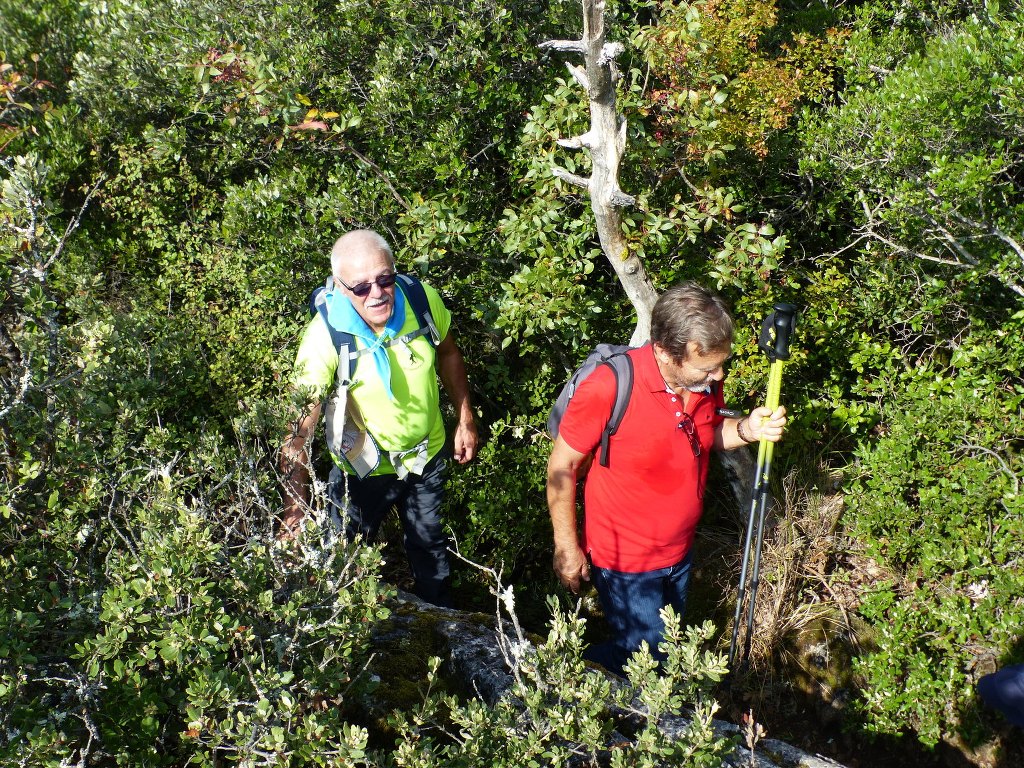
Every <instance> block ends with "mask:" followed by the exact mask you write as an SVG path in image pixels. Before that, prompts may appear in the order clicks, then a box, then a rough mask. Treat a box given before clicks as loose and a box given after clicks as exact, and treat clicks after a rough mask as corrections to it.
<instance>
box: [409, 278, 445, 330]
mask: <svg viewBox="0 0 1024 768" xmlns="http://www.w3.org/2000/svg"><path fill="white" fill-rule="evenodd" d="M398 282H399V283H400V284H401V286H402V292H403V293H404V294H405V298H407V299H408V300H409V304H410V306H412V311H413V314H414V315H416V323H417V325H418V328H417V330H415V331H413V332H412V333H408V334H405V335H404V336H402V337H401V339H402V340H404V341H411V340H412V339H414V338H416V337H417V336H422V335H424V334H429V335H430V343H431V344H432V345H433V346H435V347H436V346H437V345H438V344H440V343H441V341H442V340H441V337H440V334H438V332H437V325H436V323H434V316H433V314H432V313H431V312H430V302H429V301H427V292H426V291H425V290H424V288H423V283H421V282H420V281H419V279H418V278H415V277H413V276H412V275H406V274H399V275H398Z"/></svg>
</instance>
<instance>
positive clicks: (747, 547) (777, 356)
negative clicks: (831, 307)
mask: <svg viewBox="0 0 1024 768" xmlns="http://www.w3.org/2000/svg"><path fill="white" fill-rule="evenodd" d="M795 325H796V307H794V306H793V305H792V304H784V303H779V304H776V305H775V311H774V312H773V313H772V314H770V315H769V316H768V317H767V318H765V321H764V323H763V324H762V326H761V336H760V338H759V339H758V342H757V345H758V347H760V348H761V350H763V351H764V353H765V354H766V355H768V358H769V359H770V360H771V361H772V364H771V368H770V369H769V372H768V392H767V393H766V396H765V407H766V408H768V409H769V410H771V411H774V410H775V409H776V408H778V407H779V394H780V392H781V389H782V365H783V361H785V360H788V359H789V339H790V336H791V335H792V333H793V328H794V327H795ZM773 331H774V341H773V340H772V332H773ZM774 448H775V443H773V442H771V441H769V440H765V439H763V438H762V439H761V441H760V442H759V444H758V446H757V471H756V474H755V476H754V488H753V491H752V492H751V495H750V514H749V516H748V517H747V533H746V536H745V538H744V542H743V563H742V565H741V566H740V584H739V590H738V592H737V595H736V614H735V616H734V617H733V623H732V642H731V643H730V644H729V669H730V671H731V670H732V669H733V668H734V667H733V662H734V661H735V659H736V641H737V638H738V637H739V631H740V617H741V616H742V615H743V599H744V597H745V596H746V591H747V589H746V584H747V569H748V566H749V565H750V554H751V549H753V552H754V563H753V568H751V569H750V570H751V574H750V598H749V601H748V608H747V631H746V634H745V635H744V639H743V658H742V660H741V662H740V663H741V664H745V663H746V661H747V656H748V655H749V654H750V638H751V635H752V634H753V630H754V605H755V601H756V600H757V588H758V586H759V584H760V579H761V545H762V544H763V543H764V519H765V515H766V513H767V510H768V507H769V504H770V500H771V490H770V488H769V485H768V479H769V477H770V475H771V471H772V454H773V452H774ZM755 518H756V520H757V536H756V544H755V545H754V546H753V547H751V543H752V541H753V540H754V521H755Z"/></svg>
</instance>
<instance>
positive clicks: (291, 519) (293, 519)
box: [277, 510, 305, 541]
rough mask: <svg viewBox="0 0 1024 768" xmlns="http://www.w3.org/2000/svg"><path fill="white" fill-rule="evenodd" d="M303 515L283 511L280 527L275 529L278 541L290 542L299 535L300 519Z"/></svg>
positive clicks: (300, 528)
mask: <svg viewBox="0 0 1024 768" xmlns="http://www.w3.org/2000/svg"><path fill="white" fill-rule="evenodd" d="M303 517H305V515H304V514H303V513H302V512H301V511H298V512H293V511H287V510H286V511H285V512H284V513H283V514H282V515H281V520H280V525H279V527H278V529H277V540H278V541H291V540H292V539H294V538H295V537H296V536H298V535H299V531H301V530H302V518H303Z"/></svg>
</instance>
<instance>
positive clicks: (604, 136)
mask: <svg viewBox="0 0 1024 768" xmlns="http://www.w3.org/2000/svg"><path fill="white" fill-rule="evenodd" d="M604 7H605V3H604V0H583V36H582V38H581V39H579V40H551V41H548V42H546V43H542V44H541V46H540V47H541V48H544V49H546V50H551V51H567V52H571V53H579V54H582V56H583V62H584V66H583V67H579V66H577V65H574V64H566V66H567V67H568V68H569V72H571V73H572V76H573V78H574V79H575V80H576V82H577V83H579V84H580V85H581V86H583V88H584V89H586V91H587V96H588V97H589V99H590V130H589V131H587V132H586V133H584V134H583V135H581V136H574V137H573V138H571V139H561V140H559V142H558V143H559V144H561V145H562V146H564V147H570V148H573V149H581V148H585V149H586V150H587V151H588V152H589V153H590V159H591V165H592V169H591V173H590V178H589V179H586V178H583V177H582V176H577V175H575V174H572V173H569V172H568V171H567V170H565V169H564V168H555V171H554V173H555V175H556V176H557V177H558V178H560V179H562V180H563V181H565V182H567V183H569V184H572V185H574V186H577V187H582V188H583V189H586V190H588V191H589V193H590V206H591V208H592V209H593V211H594V218H595V220H596V222H597V235H598V238H599V239H600V241H601V249H602V250H603V251H604V255H605V257H606V258H607V259H608V261H609V262H610V263H611V265H612V269H614V270H615V274H616V275H617V276H618V278H619V282H620V283H621V284H622V288H623V290H625V292H626V296H628V297H629V300H630V302H632V304H633V308H634V309H635V310H636V328H635V329H634V331H633V338H632V339H631V343H632V344H633V345H634V346H638V345H640V344H642V343H643V342H645V341H647V340H648V339H649V338H650V335H651V311H652V310H653V309H654V302H655V301H657V298H658V295H657V293H656V292H655V290H654V285H653V284H652V283H651V280H650V278H649V277H648V276H647V272H646V270H645V269H644V265H643V262H641V261H640V258H639V257H638V256H637V255H636V254H635V253H631V252H630V251H629V248H628V247H627V245H626V238H625V237H623V235H622V213H621V210H620V209H621V208H622V207H624V206H627V205H633V203H635V202H636V201H635V199H634V198H633V197H632V196H630V195H627V194H625V193H624V192H623V191H622V190H621V189H619V179H618V175H619V163H620V162H621V160H622V155H623V153H624V152H625V150H626V119H625V118H624V117H622V116H621V115H619V114H618V113H617V112H616V111H615V84H616V82H617V81H618V79H619V73H618V69H617V68H616V66H615V57H616V56H618V55H619V54H620V53H622V50H623V49H622V45H621V44H620V43H609V42H607V41H606V40H605V30H604Z"/></svg>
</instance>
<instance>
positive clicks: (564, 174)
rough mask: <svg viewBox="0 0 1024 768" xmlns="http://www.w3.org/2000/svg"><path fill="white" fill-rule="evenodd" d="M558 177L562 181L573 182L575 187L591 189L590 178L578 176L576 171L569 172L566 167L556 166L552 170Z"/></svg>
mask: <svg viewBox="0 0 1024 768" xmlns="http://www.w3.org/2000/svg"><path fill="white" fill-rule="evenodd" d="M551 172H552V173H553V174H554V175H555V176H556V177H557V178H559V179H561V180H562V181H564V182H566V183H568V184H572V185H573V186H574V187H580V188H582V189H590V179H585V178H583V177H582V176H577V175H576V174H575V173H569V172H568V171H567V170H565V169H564V168H559V167H558V166H555V168H554V169H553V170H552V171H551Z"/></svg>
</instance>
